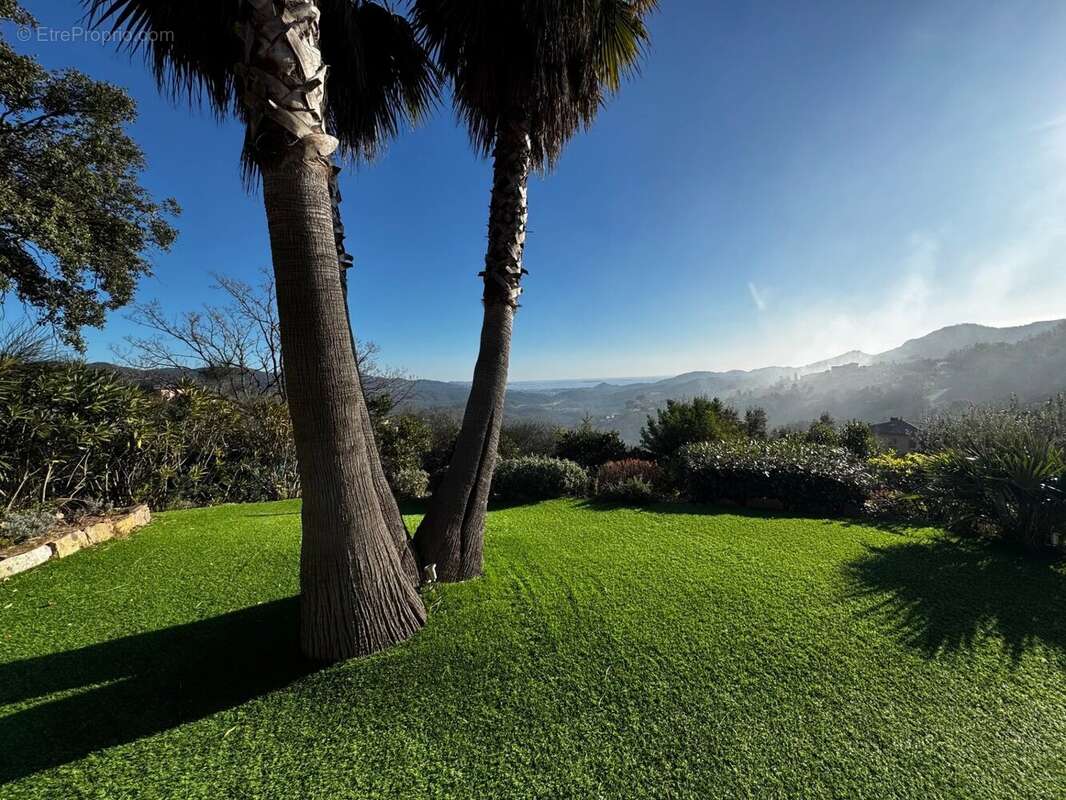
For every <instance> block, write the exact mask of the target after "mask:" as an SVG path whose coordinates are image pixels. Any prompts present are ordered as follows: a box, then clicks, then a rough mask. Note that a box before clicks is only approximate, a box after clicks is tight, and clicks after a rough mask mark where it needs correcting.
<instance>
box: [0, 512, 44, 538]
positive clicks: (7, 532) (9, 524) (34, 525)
mask: <svg viewBox="0 0 1066 800" xmlns="http://www.w3.org/2000/svg"><path fill="white" fill-rule="evenodd" d="M55 524H56V515H55V514H53V513H51V512H48V511H16V512H14V513H12V514H7V515H6V516H4V518H3V521H2V522H0V546H5V545H9V544H22V543H23V542H27V541H29V540H30V539H35V538H37V537H38V536H43V535H44V534H46V533H48V531H50V530H52V528H54V527H55Z"/></svg>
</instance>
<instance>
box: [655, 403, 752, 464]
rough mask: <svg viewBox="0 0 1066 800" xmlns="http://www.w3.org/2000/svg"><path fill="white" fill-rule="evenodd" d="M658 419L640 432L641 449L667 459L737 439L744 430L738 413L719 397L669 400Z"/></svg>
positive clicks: (657, 416)
mask: <svg viewBox="0 0 1066 800" xmlns="http://www.w3.org/2000/svg"><path fill="white" fill-rule="evenodd" d="M655 413H656V418H655V419H653V418H652V417H648V421H647V424H645V426H644V428H643V429H642V430H641V432H640V442H641V445H642V446H643V447H644V449H645V450H647V451H648V452H649V453H651V454H653V455H655V456H657V457H660V458H665V457H669V456H672V455H673V454H674V453H676V452H677V451H678V450H679V449H680V448H681V447H683V446H685V445H687V444H693V443H695V442H719V441H724V440H728V439H737V438H739V437H741V436H742V435H743V432H744V429H743V427H742V425H741V423H740V418H739V416H738V415H737V412H736V410H735V409H732V408H730V407H729V406H727V405H725V404H724V403H723V402H722V401H721V400H719V399H718V398H717V397H716V398H714V399H713V400H708V399H707V398H706V397H696V398H694V399H693V400H691V401H687V402H686V401H684V400H667V401H666V408H660V409H659V410H658V411H656V412H655Z"/></svg>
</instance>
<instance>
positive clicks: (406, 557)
mask: <svg viewBox="0 0 1066 800" xmlns="http://www.w3.org/2000/svg"><path fill="white" fill-rule="evenodd" d="M329 196H330V202H331V204H332V216H333V238H334V241H335V242H336V246H337V261H338V264H339V265H340V277H341V292H342V293H343V294H344V316H345V319H346V320H347V322H348V336H349V339H350V340H351V343H352V352H353V354H354V355H355V368H356V371H357V372H358V371H359V349H358V344H357V342H356V340H355V331H354V330H353V328H352V311H351V306H350V304H349V302H348V270H349V269H350V268H351V267H352V257H351V256H350V255H349V254H348V251H347V248H346V247H345V245H344V239H345V235H344V220H343V219H342V218H341V200H342V198H341V191H340V185H339V182H338V180H337V169H336V168H334V169H333V171H332V174H331V176H330V182H329ZM359 383H360V385H362V383H363V376H362V373H359ZM359 408H360V414H359V424H360V426H361V427H362V429H363V439H364V441H365V442H366V451H367V452H366V456H367V461H369V462H370V469H371V472H372V473H373V475H374V490H375V492H376V493H377V496H378V503H379V504H380V506H381V513H382V515H383V516H384V517H385V524H386V525H388V527H389V532H390V533H391V534H392V539H393V542H394V543H395V545H396V552H397V553H398V554H399V556H400V566H401V567H402V568H403V571H404V574H405V575H407V577H408V578H409V579H410V581H411V583H412V584H413V585H414V586H416V587H417V586H418V585H419V583H420V581H421V575H420V574H419V569H418V556H417V553H416V551H415V547H414V542H413V541H412V540H411V537H410V535H409V534H408V532H407V525H406V524H405V523H404V521H403V515H402V514H401V513H400V506H399V505H398V504H397V502H396V496H395V495H394V494H393V492H392V487H391V486H389V481H388V479H387V478H386V477H385V469H384V468H383V467H382V466H381V454H380V453H379V452H378V447H377V442H376V440H375V437H374V426H373V424H371V421H370V412H369V410H368V409H367V406H366V402H365V401H364V402H363V403H360V405H359Z"/></svg>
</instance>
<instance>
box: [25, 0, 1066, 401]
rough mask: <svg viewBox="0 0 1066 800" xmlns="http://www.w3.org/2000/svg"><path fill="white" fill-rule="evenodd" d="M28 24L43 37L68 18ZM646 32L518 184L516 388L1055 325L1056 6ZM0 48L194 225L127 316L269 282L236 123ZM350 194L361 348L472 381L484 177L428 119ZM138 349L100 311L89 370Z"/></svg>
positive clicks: (440, 119)
mask: <svg viewBox="0 0 1066 800" xmlns="http://www.w3.org/2000/svg"><path fill="white" fill-rule="evenodd" d="M24 4H25V5H26V7H27V8H29V9H30V10H31V11H32V12H33V13H34V14H35V15H36V16H37V17H38V19H39V20H40V21H41V22H42V23H43V24H44V25H46V26H49V27H52V28H57V29H58V28H69V27H70V26H72V25H76V24H77V21H78V19H79V18H80V16H81V12H80V6H79V4H78V3H77V2H76V0H24ZM651 28H652V34H653V37H654V50H653V52H652V53H651V55H650V58H649V59H648V61H647V63H646V65H645V68H644V71H643V75H642V76H641V77H640V78H639V79H638V80H636V81H635V82H633V83H631V84H630V85H628V86H626V87H625V88H624V90H623V92H622V93H621V95H619V96H618V97H617V98H615V99H614V101H612V103H611V104H610V105H609V106H608V108H607V109H606V110H605V111H604V112H603V113H602V114H601V115H600V118H599V120H598V122H597V124H596V126H595V128H594V129H593V130H592V131H591V132H589V133H587V134H584V135H581V136H579V137H578V138H577V139H575V140H574V141H573V142H572V143H571V145H570V146H569V148H568V150H567V152H566V154H565V156H564V157H563V159H562V161H561V163H560V164H559V167H558V169H557V170H556V172H555V173H554V174H552V175H550V176H547V177H545V178H536V179H534V180H533V182H532V185H531V187H530V219H529V231H530V232H529V239H528V245H527V250H526V262H527V264H526V265H527V268H528V269H529V271H530V275H529V277H528V278H527V283H526V293H525V295H524V299H523V307H522V309H521V311H520V313H519V316H518V320H517V326H516V332H515V341H514V352H513V358H512V371H511V375H512V378H513V379H516V380H522V379H544V378H573V377H607V376H627V375H663V374H673V373H678V372H684V371H688V370H694V369H722V368H734V367H745V368H746V367H754V366H763V365H767V364H770V363H775V364H797V363H803V362H807V361H813V360H816V359H820V358H824V357H827V356H830V355H834V354H836V353H838V352H840V351H844V350H849V349H852V348H861V349H864V350H867V351H878V350H884V349H887V348H889V347H893V346H895V345H898V344H899V343H901V342H902V341H903V340H904V339H906V338H908V337H911V336H916V335H921V334H923V333H926V332H928V331H930V330H932V329H934V328H937V327H940V326H943V325H947V324H952V323H957V322H981V323H987V324H1015V323H1023V322H1029V321H1033V320H1037V319H1048V318H1057V317H1064V316H1066V3H1063V2H1061V0H1048V2H1025V0H1011V2H1009V3H1003V2H993V0H987V1H986V2H973V0H967V1H965V2H935V1H933V0H924V1H923V2H906V1H905V0H883V1H882V2H863V1H862V0H859V1H858V2H856V0H839V2H813V1H808V2H802V3H798V2H797V3H791V2H781V1H780V0H776V2H754V1H753V0H722V1H721V2H714V0H663V3H662V10H661V11H660V12H659V14H658V15H657V16H656V17H655V18H654V19H653V20H652V23H651ZM6 33H7V35H8V36H9V38H10V39H11V40H13V41H14V39H15V37H14V35H13V33H14V32H13V31H12V30H8V31H7V32H6ZM46 38H47V37H46ZM16 46H18V47H19V48H20V49H21V50H22V51H24V52H32V53H34V54H35V55H37V56H38V57H39V58H40V60H41V61H42V62H43V63H45V64H46V65H47V66H49V67H59V66H74V67H77V68H79V69H82V70H84V71H86V72H88V73H90V74H91V75H93V76H94V77H98V78H106V79H108V80H112V81H115V82H117V83H120V84H122V85H124V86H126V87H128V88H129V89H130V91H131V92H132V93H133V95H134V96H135V97H136V98H137V100H138V102H139V104H140V111H141V119H140V121H139V122H138V123H137V125H136V126H135V128H134V130H133V135H134V136H135V137H136V139H137V140H138V141H139V142H140V143H141V144H142V146H143V147H144V149H145V151H146V153H147V157H148V160H149V165H150V166H149V170H148V173H147V175H146V181H147V184H148V185H149V187H150V188H151V190H152V191H153V192H155V193H156V194H157V195H158V196H168V195H169V196H173V197H175V198H176V199H177V200H178V201H179V202H180V203H181V205H182V206H183V207H184V209H185V213H184V214H183V216H182V217H181V219H180V221H179V223H178V225H179V228H180V231H181V234H180V237H179V240H178V243H177V245H176V246H175V248H174V250H173V252H172V253H171V254H169V255H167V256H164V257H162V258H160V259H158V261H157V264H156V270H155V276H154V277H152V278H150V279H148V280H147V281H145V283H144V284H143V286H142V288H141V292H140V298H141V299H142V300H148V299H152V298H158V299H160V300H161V301H162V302H164V303H165V304H166V305H167V307H169V308H172V309H173V310H174V311H179V310H183V309H191V308H194V307H196V306H197V305H198V304H199V303H201V302H203V301H204V300H207V299H210V298H211V297H212V292H211V289H210V284H211V280H210V277H209V273H211V272H221V273H224V274H226V275H232V276H236V277H242V278H248V279H251V278H253V277H254V276H255V274H256V273H257V271H258V270H259V269H260V268H262V267H264V266H267V265H268V264H269V250H268V245H267V237H266V228H265V222H264V218H263V213H262V207H261V201H260V198H259V197H255V196H248V195H246V194H245V193H244V192H243V191H242V189H241V185H240V180H239V174H238V154H239V152H240V145H241V132H240V130H239V129H238V128H237V126H235V125H233V124H229V125H222V126H220V125H218V124H216V123H215V122H214V121H213V120H212V119H211V117H210V116H209V115H208V114H206V113H202V112H196V113H190V112H189V111H187V110H186V109H184V108H175V107H173V106H171V105H170V104H168V103H167V102H165V101H163V100H160V99H159V97H158V96H157V93H156V91H155V87H154V85H153V84H152V82H151V80H150V79H149V78H148V76H147V73H146V72H145V70H144V68H143V65H142V64H141V63H140V62H139V61H137V62H133V63H131V62H130V61H129V59H128V58H127V57H125V56H122V55H117V54H115V53H114V52H113V49H112V48H111V47H109V46H105V45H102V44H93V43H81V44H72V43H63V42H59V41H45V42H41V41H31V42H30V43H28V44H16ZM343 181H344V184H343V186H344V190H345V201H346V202H345V207H344V216H345V221H346V224H347V226H348V231H349V243H350V244H349V249H350V250H351V251H352V252H353V253H354V254H355V256H356V260H357V269H356V271H355V273H354V274H353V276H352V287H353V295H352V300H353V312H354V321H355V325H356V332H357V334H358V335H359V336H360V337H363V338H369V339H373V340H374V341H376V342H377V343H378V344H379V345H380V347H381V349H382V356H383V360H384V361H386V362H388V363H390V364H392V365H395V366H401V367H404V368H406V369H407V370H408V371H410V372H411V373H413V374H416V375H418V376H421V377H427V378H438V379H469V376H470V373H471V371H472V368H473V361H474V354H475V352H476V345H477V336H478V330H479V327H480V320H481V303H480V296H481V291H480V285H479V280H478V278H477V277H476V274H477V272H478V271H479V270H480V269H481V267H482V261H483V258H484V247H485V227H486V214H487V205H488V191H489V165H488V164H487V163H485V162H483V161H480V160H478V159H476V158H475V157H474V156H473V155H472V153H471V151H470V148H469V147H468V145H467V142H466V140H465V136H464V134H463V133H462V132H461V131H460V130H459V129H458V128H457V127H456V126H455V124H454V122H453V119H452V116H451V114H450V111H449V110H448V109H447V108H442V109H441V110H440V111H439V112H438V113H437V114H436V115H435V116H434V117H433V118H432V120H431V121H430V122H429V123H428V124H426V125H424V126H423V127H421V128H420V129H418V130H415V131H413V132H410V133H408V134H406V135H404V136H403V137H402V138H401V139H400V140H398V141H397V142H396V143H395V144H393V146H392V147H391V149H390V150H389V152H388V153H387V154H386V156H385V157H384V158H383V159H382V160H380V161H379V162H377V163H375V164H373V165H371V166H363V167H360V168H358V169H356V170H351V171H349V172H347V173H346V174H345V176H344V178H343ZM129 331H130V324H129V323H128V322H127V321H126V320H124V319H123V318H122V315H121V314H118V315H115V316H113V317H112V320H111V322H110V323H109V325H108V327H107V329H106V330H104V331H102V332H95V331H90V332H89V336H88V338H89V341H90V351H89V357H90V358H109V357H110V354H109V345H110V343H112V342H114V341H117V340H120V339H121V337H122V336H123V335H124V334H126V333H128V332H129Z"/></svg>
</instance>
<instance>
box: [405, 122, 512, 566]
mask: <svg viewBox="0 0 1066 800" xmlns="http://www.w3.org/2000/svg"><path fill="white" fill-rule="evenodd" d="M519 120H521V117H519ZM531 156H532V153H531V146H530V139H529V129H528V126H527V125H526V124H524V123H523V122H521V121H510V122H508V123H506V124H504V125H501V128H500V130H499V131H498V133H497V137H496V144H495V148H494V150H493V181H492V200H491V202H490V205H489V243H488V251H487V253H486V255H485V271H484V272H483V273H481V274H482V277H483V278H484V280H485V294H484V303H485V315H484V320H483V322H482V326H481V346H480V350H479V351H478V358H477V363H476V365H475V367H474V380H473V384H472V386H471V388H470V397H469V399H468V400H467V403H466V412H465V413H464V415H463V425H462V428H461V430H460V432H459V439H458V441H457V442H456V446H455V453H454V455H453V456H452V461H451V464H450V465H449V467H448V472H447V474H446V475H445V478H444V480H443V482H442V483H441V485H440V488H439V489H438V490H437V491H436V493H435V494H434V495H433V500H432V501H431V503H430V507H429V511H428V512H427V514H426V517H425V519H424V520H423V521H422V524H421V525H420V526H419V528H418V532H417V534H416V535H415V544H416V546H417V548H418V551H419V554H420V556H421V559H422V563H424V564H427V565H428V564H436V565H437V576H438V578H439V579H440V580H442V581H461V580H466V579H467V578H473V577H475V576H477V575H480V574H481V569H482V549H483V541H484V529H485V511H486V508H487V506H488V501H489V489H490V486H491V484H492V471H493V469H494V468H495V466H496V447H497V445H498V444H499V439H500V426H501V425H502V423H503V404H504V397H505V395H506V392H507V369H508V362H509V358H510V352H511V330H512V327H513V325H514V316H515V309H516V308H517V307H518V298H519V296H520V295H521V293H522V287H521V281H522V275H523V274H525V270H524V269H523V267H522V253H523V250H524V248H525V241H526V218H527V215H528V207H527V202H526V192H527V186H528V183H529V172H530V165H531Z"/></svg>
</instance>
